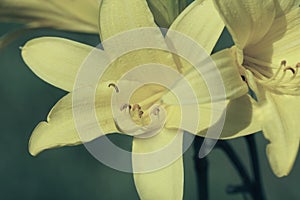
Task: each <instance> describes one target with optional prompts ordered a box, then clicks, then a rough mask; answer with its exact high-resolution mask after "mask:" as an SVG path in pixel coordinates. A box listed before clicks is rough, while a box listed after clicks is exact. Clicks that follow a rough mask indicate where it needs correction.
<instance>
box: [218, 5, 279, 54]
mask: <svg viewBox="0 0 300 200" xmlns="http://www.w3.org/2000/svg"><path fill="white" fill-rule="evenodd" d="M214 3H215V6H216V8H217V10H218V11H219V13H220V15H221V17H222V18H223V20H224V22H225V25H226V27H227V29H228V30H229V32H230V34H231V35H232V37H233V40H234V42H235V44H236V45H237V46H238V48H240V49H243V48H244V47H246V46H248V45H252V44H255V43H257V42H258V41H260V40H261V39H262V37H264V35H265V34H266V33H267V32H268V30H269V28H270V27H271V25H272V22H273V20H274V17H275V13H276V12H275V9H274V1H273V0H263V1H262V0H243V1H236V0H214Z"/></svg>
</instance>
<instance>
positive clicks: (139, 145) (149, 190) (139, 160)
mask: <svg viewBox="0 0 300 200" xmlns="http://www.w3.org/2000/svg"><path fill="white" fill-rule="evenodd" d="M182 137H183V133H182V132H181V131H179V132H177V130H176V129H175V130H169V129H163V130H162V131H161V132H159V133H158V134H157V135H155V136H153V137H150V138H145V139H141V138H134V139H133V146H132V152H133V156H132V165H133V171H134V172H137V171H140V172H141V171H151V172H148V173H146V172H145V173H134V181H135V185H136V188H137V191H138V193H139V196H140V198H141V199H145V200H146V199H149V200H152V199H174V200H181V199H182V198H183V160H182V156H181V154H182V139H183V138H182ZM175 138H176V139H175ZM168 144H171V146H167V145H168ZM176 158H177V159H176ZM166 164H168V165H166ZM162 166H164V167H163V168H161V167H162ZM155 169H156V171H152V170H155Z"/></svg>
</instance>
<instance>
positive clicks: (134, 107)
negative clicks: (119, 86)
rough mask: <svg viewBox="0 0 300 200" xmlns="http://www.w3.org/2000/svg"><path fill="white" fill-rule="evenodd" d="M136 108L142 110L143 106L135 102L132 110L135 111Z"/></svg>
mask: <svg viewBox="0 0 300 200" xmlns="http://www.w3.org/2000/svg"><path fill="white" fill-rule="evenodd" d="M136 109H138V110H141V109H142V108H141V106H140V105H139V104H134V105H133V107H132V111H135V110H136Z"/></svg>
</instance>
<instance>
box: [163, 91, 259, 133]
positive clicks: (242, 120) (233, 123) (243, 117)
mask: <svg viewBox="0 0 300 200" xmlns="http://www.w3.org/2000/svg"><path fill="white" fill-rule="evenodd" d="M218 104H219V105H223V104H225V107H224V108H223V106H222V107H221V108H222V109H213V107H212V104H210V103H206V104H200V105H198V112H199V118H198V124H197V127H198V128H197V130H196V131H195V129H194V128H193V127H195V125H194V124H189V123H181V117H182V116H181V113H182V110H185V111H186V112H189V113H195V111H194V110H195V107H194V106H190V105H186V106H182V107H181V108H180V107H179V106H170V107H168V108H167V112H168V118H167V121H166V127H167V128H181V129H183V130H185V131H188V132H190V133H192V134H195V135H200V136H203V137H209V138H214V139H230V138H236V137H241V136H245V135H249V134H252V133H255V132H258V131H260V130H262V128H261V126H262V117H261V116H262V111H261V109H260V107H259V106H258V105H257V103H256V102H255V101H254V100H253V99H252V98H251V97H250V96H249V95H243V96H241V97H239V98H236V99H233V100H226V101H225V102H223V103H222V102H215V104H214V106H218ZM181 109H182V110H181ZM190 121H192V120H190ZM209 128H210V129H211V130H215V131H214V132H212V133H211V132H209V133H208V132H207V131H208V129H209ZM218 131H219V132H218ZM207 134H209V135H207Z"/></svg>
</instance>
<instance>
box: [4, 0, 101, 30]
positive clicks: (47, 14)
mask: <svg viewBox="0 0 300 200" xmlns="http://www.w3.org/2000/svg"><path fill="white" fill-rule="evenodd" d="M98 8H99V3H98V1H97V0H85V1H81V0H75V1H74V0H64V1H61V0H49V1H43V2H42V3H41V2H40V1H39V0H26V1H23V0H13V1H11V0H1V1H0V21H1V22H21V23H25V24H26V25H27V26H28V27H30V28H39V27H44V28H55V29H61V30H68V31H77V32H86V33H98V25H97V18H98Z"/></svg>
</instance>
